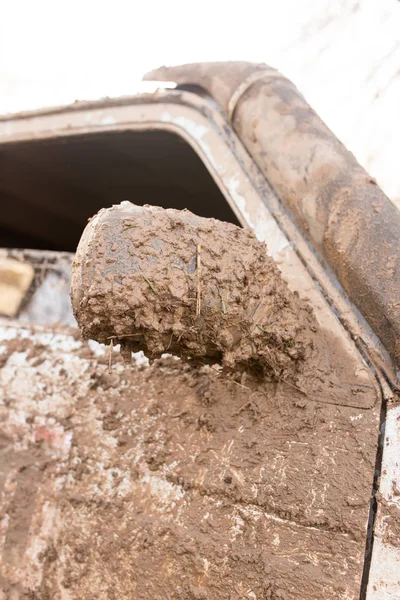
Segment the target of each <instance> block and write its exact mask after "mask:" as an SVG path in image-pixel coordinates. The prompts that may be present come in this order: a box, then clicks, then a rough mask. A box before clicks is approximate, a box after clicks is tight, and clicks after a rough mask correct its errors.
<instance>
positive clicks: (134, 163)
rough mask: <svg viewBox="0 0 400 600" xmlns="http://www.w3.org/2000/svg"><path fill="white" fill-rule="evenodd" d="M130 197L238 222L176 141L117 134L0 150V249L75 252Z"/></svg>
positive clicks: (160, 135) (149, 134) (150, 134)
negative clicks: (101, 215)
mask: <svg viewBox="0 0 400 600" xmlns="http://www.w3.org/2000/svg"><path fill="white" fill-rule="evenodd" d="M122 200H130V201H131V202H134V203H135V204H155V205H159V206H164V207H166V208H180V209H181V208H188V209H190V210H191V211H193V212H195V213H197V214H198V215H200V216H204V217H215V218H218V219H222V220H225V221H230V222H232V223H236V224H237V220H236V217H235V215H234V213H233V212H232V210H231V209H230V207H229V205H228V203H227V201H226V200H225V198H224V196H223V195H222V193H221V192H220V190H219V188H218V187H217V185H216V184H215V182H214V180H213V179H212V177H211V176H210V174H209V172H208V171H207V169H206V167H205V166H204V164H203V163H202V161H201V160H200V158H199V157H198V156H197V154H196V153H195V152H194V151H193V150H192V148H191V147H190V146H189V145H188V144H187V143H186V142H185V141H184V140H182V139H181V138H180V137H179V136H177V135H174V134H171V133H168V132H162V131H146V132H138V133H134V132H128V131H127V132H121V133H120V132H118V133H106V134H104V133H102V134H92V135H89V136H79V137H78V136H77V137H65V138H57V139H51V140H46V141H30V142H23V143H22V142H20V143H16V144H9V145H4V146H3V147H2V148H1V147H0V206H1V210H0V246H4V247H14V248H39V249H47V250H68V251H74V250H75V248H76V246H77V243H78V241H79V238H80V235H81V233H82V230H83V228H84V227H85V225H86V222H87V219H88V218H89V217H91V216H92V215H93V214H95V213H96V212H97V211H98V210H99V209H100V208H102V207H106V206H111V205H112V204H118V203H119V202H121V201H122Z"/></svg>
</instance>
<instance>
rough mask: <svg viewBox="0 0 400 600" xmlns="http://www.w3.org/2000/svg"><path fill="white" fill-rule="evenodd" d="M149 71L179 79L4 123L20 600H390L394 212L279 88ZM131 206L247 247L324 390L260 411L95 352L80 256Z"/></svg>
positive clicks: (9, 410)
mask: <svg viewBox="0 0 400 600" xmlns="http://www.w3.org/2000/svg"><path fill="white" fill-rule="evenodd" d="M149 77H150V78H152V79H158V80H161V79H165V80H168V81H175V82H176V83H177V84H178V85H177V87H176V88H175V89H162V88H161V87H160V89H158V90H157V91H156V92H155V93H153V94H147V95H139V96H134V97H130V98H121V99H105V100H101V101H98V102H90V103H89V102H87V103H75V104H74V105H72V106H68V107H60V108H55V109H48V110H42V111H38V112H34V113H24V114H19V115H11V116H7V117H2V118H1V119H0V156H1V163H0V169H1V184H0V186H1V187H0V194H1V198H2V206H3V207H4V208H3V209H2V213H1V215H0V230H1V232H2V235H3V237H4V243H3V244H2V245H3V246H4V249H3V250H2V251H1V252H2V254H1V259H2V262H1V264H0V269H2V270H1V273H2V274H3V275H2V282H3V285H4V288H2V289H4V290H5V291H4V292H3V295H4V297H5V296H6V291H7V290H8V291H12V293H13V294H14V295H15V297H16V299H15V303H14V304H13V305H12V307H11V308H10V307H8V308H5V307H4V306H3V310H2V312H3V314H4V315H5V314H7V316H4V318H3V319H2V323H1V335H2V340H3V341H2V344H3V346H2V350H3V352H2V354H0V361H1V364H2V370H1V379H0V385H1V394H2V395H1V400H2V429H3V432H2V436H3V437H2V439H4V443H2V450H1V452H2V455H3V459H2V473H1V476H2V485H3V495H2V500H1V502H2V509H1V510H2V517H3V520H2V537H1V538H0V540H1V541H0V547H1V549H2V566H1V571H0V573H1V585H2V586H3V597H4V598H19V597H24V596H23V594H24V593H25V594H28V593H34V594H37V596H35V597H38V598H41V597H43V598H46V597H54V598H56V597H59V598H78V597H79V598H90V597H94V596H96V597H98V598H111V597H113V596H112V594H116V595H115V597H118V598H124V597H132V595H133V597H138V598H139V597H140V598H159V599H161V598H162V597H168V598H169V597H170V598H175V597H176V598H210V599H211V598H215V599H217V598H227V597H229V596H228V595H227V594H228V590H229V593H230V594H231V596H230V597H232V598H252V599H254V598H257V599H258V598H279V597H282V598H306V597H307V598H311V597H312V598H328V597H329V598H342V599H345V598H346V599H350V598H359V597H361V598H362V597H366V598H368V599H371V600H372V599H378V598H379V599H383V598H396V597H398V595H399V594H400V581H399V572H400V554H399V552H400V551H399V543H400V541H399V533H398V522H399V512H400V509H399V506H400V504H399V502H400V501H399V498H400V496H399V491H398V490H399V486H400V471H399V469H400V463H399V460H398V456H399V452H400V438H399V435H400V433H399V411H398V406H397V405H396V399H397V397H398V383H397V378H396V369H398V364H399V341H398V340H399V323H400V311H399V306H398V298H399V285H400V277H399V260H400V259H399V236H398V231H399V230H400V216H399V211H398V210H397V209H396V208H395V207H394V206H393V205H392V204H391V203H390V201H389V200H388V199H387V198H386V196H385V195H384V194H383V192H382V191H381V190H380V189H379V188H378V186H377V185H376V183H375V182H374V181H373V180H372V179H371V178H370V177H369V176H368V174H367V173H365V172H364V171H363V170H362V168H361V167H360V166H359V165H358V164H357V163H356V161H355V159H354V157H353V156H352V155H350V153H348V152H347V151H346V150H345V148H344V147H343V146H342V145H341V144H340V143H339V142H338V141H337V140H336V138H335V137H334V136H333V134H332V133H331V132H330V131H329V130H328V129H327V128H326V127H325V125H324V124H323V123H322V122H321V121H320V120H319V118H318V117H317V115H316V114H315V113H314V112H313V111H312V109H310V107H309V106H308V105H307V103H306V102H305V100H304V99H303V98H302V96H301V95H300V93H299V92H298V91H297V90H296V88H295V87H294V86H293V85H292V84H291V83H290V82H288V80H286V79H285V78H283V77H282V75H280V74H279V73H277V72H276V71H275V70H273V69H270V68H268V67H266V66H265V65H251V64H248V63H232V64H226V65H221V64H215V65H210V64H205V65H191V66H187V67H181V68H177V69H171V70H168V69H161V70H158V71H156V72H154V73H152V74H150V75H149ZM124 200H131V201H133V202H135V204H154V205H160V206H164V207H166V208H168V207H170V208H178V209H183V208H188V209H190V210H191V211H192V212H194V213H196V214H198V215H200V216H204V217H215V218H219V219H221V220H226V221H231V222H232V223H236V224H240V225H241V226H243V227H245V228H249V229H251V230H252V231H253V232H254V234H255V235H256V237H257V238H258V239H259V240H260V241H262V242H265V244H266V247H267V252H268V254H269V255H270V256H271V257H272V258H273V260H274V262H275V263H276V265H277V266H278V268H279V270H280V272H281V274H282V277H283V278H284V279H285V280H286V281H287V284H288V287H289V289H290V290H291V291H292V292H295V293H296V294H297V295H298V297H299V298H300V299H302V300H304V301H306V302H308V303H309V304H310V305H311V307H312V309H313V312H314V314H315V317H316V319H317V322H318V326H319V328H320V330H321V332H323V333H322V335H325V336H326V337H325V338H324V339H326V344H325V348H326V351H324V352H325V355H324V358H323V360H322V358H321V361H322V362H324V361H325V362H324V364H325V365H327V364H329V365H330V367H331V373H330V379H329V381H328V380H327V379H326V377H325V375H326V371H324V373H325V375H324V377H322V376H321V377H320V379H321V381H319V379H318V376H319V375H318V373H316V374H315V382H314V383H313V386H314V387H312V393H310V394H308V393H307V394H305V395H304V393H302V390H298V389H297V390H296V389H288V388H287V387H286V388H285V382H280V383H279V384H278V385H277V386H275V387H273V385H272V383H271V385H270V383H268V384H267V388H266V391H265V398H268V401H267V400H265V402H264V401H263V399H262V397H260V396H259V395H258V396H257V395H256V397H255V398H253V397H251V398H250V400H249V399H248V398H247V396H248V387H247V386H246V381H245V380H242V381H239V382H235V383H234V384H232V383H228V382H225V383H224V382H223V381H222V383H221V380H220V379H218V380H217V381H214V380H213V379H212V376H211V375H210V372H208V371H207V369H205V370H203V371H201V372H198V371H196V373H195V374H193V373H192V372H190V373H189V374H188V372H187V371H186V370H185V369H186V367H185V366H183V365H180V366H179V367H177V366H176V364H175V363H174V361H173V360H172V359H170V358H165V359H163V360H164V361H165V362H163V360H162V361H161V362H160V363H157V364H156V365H153V366H151V367H150V366H146V364H141V363H143V360H144V359H143V358H142V357H137V358H136V362H137V363H140V364H136V365H134V366H132V367H129V368H128V367H124V366H123V365H122V364H121V363H120V362H119V360H118V359H117V358H116V357H114V355H112V354H111V353H110V349H109V348H108V349H105V348H104V347H103V346H98V345H95V344H93V343H92V342H89V343H88V342H83V341H81V340H80V339H79V336H78V335H77V331H76V329H74V325H75V322H74V318H73V316H72V312H71V309H70V304H69V277H70V269H71V264H72V261H73V252H74V250H75V248H76V245H77V243H78V241H79V237H80V234H81V232H82V229H83V227H84V226H85V223H86V221H87V219H88V218H89V217H91V216H92V215H93V214H94V213H95V212H96V211H97V210H99V209H100V208H102V207H104V206H110V205H112V204H116V203H119V202H121V201H124ZM27 248H30V249H29V250H28V249H27ZM21 264H23V265H25V266H26V269H25V272H24V274H23V275H21V274H20V271H18V269H20V265H21ZM17 265H18V267H17ZM17 271H18V272H17ZM0 309H1V304H0ZM111 351H112V348H111ZM324 352H321V354H324ZM112 357H113V358H112ZM111 358H112V362H113V365H112V367H113V368H112V370H111V373H108V369H109V364H110V362H111ZM144 362H145V361H144ZM322 362H321V364H322ZM324 368H327V367H324ZM321 372H322V371H321ZM146 373H147V375H146ZM217 374H218V373H217ZM311 379H312V378H311V377H310V381H311ZM322 379H323V381H322ZM163 381H166V382H168V385H167V386H166V388H167V392H166V397H165V398H164V399H162V400H161V401H158V400H157V398H156V396H157V395H160V397H161V396H162V393H163V390H162V387H163V384H162V382H163ZM274 385H275V384H274ZM218 386H222V387H218ZM224 386H225V387H224ZM226 386H228V387H226ZM271 386H272V387H271ZM225 388H226V389H225ZM134 390H136V392H134ZM272 390H275V391H272ZM121 393H122V395H123V394H125V395H126V398H121ZM218 397H220V398H221V400H220V402H219V403H218V401H217V400H216V398H218ZM174 398H175V399H176V404H174ZM182 398H187V399H188V400H187V401H188V402H189V405H190V407H191V408H190V410H189V409H188V407H187V406H186V405H185V402H183V403H182ZM285 398H286V400H287V405H284V404H282V403H284V402H285ZM128 399H129V402H128V401H127V400H128ZM230 403H231V404H230ZM283 405H284V406H286V408H285V409H282V408H281V406H283ZM282 411H283V412H282ZM193 415H195V416H193ZM223 423H225V425H222V424H223ZM139 424H140V427H139ZM140 429H142V432H140ZM141 433H142V434H143V435H142V434H141ZM243 436H244V438H245V439H244V441H243ZM263 436H265V441H264V442H263V443H261V445H260V447H258V448H257V444H258V443H259V442H258V439H261V438H263ZM268 440H269V441H268ZM178 446H179V447H178ZM187 456H193V461H192V462H190V461H189V463H190V464H189V463H188V462H187ZM199 457H200V458H199ZM213 520H214V522H213ZM107 521H108V524H107V525H105V523H106V522H107ZM113 556H114V558H115V560H114V559H112V558H111V557H113ZM119 565H123V569H121V570H120V569H119ZM121 571H123V573H124V575H123V576H122V573H121ZM137 571H140V572H142V573H143V574H144V575H143V577H142V578H141V577H140V576H138V575H137ZM128 580H129V582H128ZM299 582H300V583H299ZM0 589H1V586H0ZM93 590H95V593H94V591H93ZM46 594H47V596H46ZM163 594H164V596H163Z"/></svg>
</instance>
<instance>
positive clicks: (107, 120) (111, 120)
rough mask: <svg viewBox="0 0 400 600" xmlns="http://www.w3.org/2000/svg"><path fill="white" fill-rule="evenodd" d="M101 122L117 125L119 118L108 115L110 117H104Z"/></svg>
mask: <svg viewBox="0 0 400 600" xmlns="http://www.w3.org/2000/svg"><path fill="white" fill-rule="evenodd" d="M100 123H101V124H102V125H116V123H117V120H116V119H115V118H114V117H111V116H108V117H103V118H102V119H101V120H100Z"/></svg>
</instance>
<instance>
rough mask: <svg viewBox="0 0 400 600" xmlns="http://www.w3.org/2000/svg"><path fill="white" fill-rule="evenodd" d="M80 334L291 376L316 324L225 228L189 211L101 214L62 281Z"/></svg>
mask: <svg viewBox="0 0 400 600" xmlns="http://www.w3.org/2000/svg"><path fill="white" fill-rule="evenodd" d="M72 304H73V309H74V313H75V316H76V318H77V321H78V323H79V326H80V328H81V330H82V333H83V336H84V337H86V338H93V339H96V340H98V341H100V342H104V343H110V338H113V340H114V342H115V343H118V342H122V345H123V346H124V347H125V348H126V350H127V352H128V353H129V352H130V351H131V350H133V351H136V350H139V349H142V350H144V352H145V354H146V355H147V356H149V357H151V358H154V357H159V356H161V355H162V354H163V353H165V352H169V353H173V354H177V355H180V356H183V357H192V358H196V359H213V360H214V361H215V360H218V361H222V363H223V365H224V366H225V367H228V368H237V367H238V366H239V365H246V366H251V365H257V366H259V367H262V368H263V369H266V370H267V371H269V372H272V373H275V374H276V375H279V376H280V377H282V376H283V377H286V376H291V375H293V374H295V373H296V372H297V371H298V370H299V366H300V364H301V363H302V362H303V361H304V360H305V359H306V358H307V356H308V355H309V354H310V351H311V349H312V346H313V343H312V338H311V336H312V331H315V330H316V321H315V318H314V316H313V314H312V311H311V309H310V308H309V307H308V306H307V305H306V304H305V303H304V302H302V301H301V300H299V298H298V297H296V296H295V295H294V294H293V293H292V292H290V291H289V290H288V288H287V285H286V284H285V282H284V281H282V278H281V275H280V273H279V271H278V269H277V267H276V266H275V265H274V262H273V260H272V259H271V258H270V257H268V256H267V254H266V247H265V244H263V243H261V242H258V241H257V240H256V238H255V237H254V235H253V234H252V233H250V232H248V231H245V230H243V229H241V228H239V227H236V226H235V225H232V224H229V223H223V222H221V221H217V220H215V219H204V218H201V217H197V216H195V215H194V214H192V213H191V212H189V211H176V210H172V209H168V210H165V209H162V208H158V207H152V206H146V207H137V206H135V205H133V204H131V203H129V202H123V203H122V204H121V205H118V206H114V207H112V208H110V209H103V210H101V211H100V212H99V213H98V214H97V215H96V216H95V217H94V218H93V219H92V221H91V222H90V223H89V224H88V226H87V228H86V230H85V232H84V234H83V236H82V239H81V242H80V244H79V247H78V251H77V256H76V261H75V263H74V265H73V275H72Z"/></svg>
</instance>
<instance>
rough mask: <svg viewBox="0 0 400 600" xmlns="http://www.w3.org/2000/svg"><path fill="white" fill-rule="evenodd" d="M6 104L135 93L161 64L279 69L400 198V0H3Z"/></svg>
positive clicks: (1, 83)
mask: <svg viewBox="0 0 400 600" xmlns="http://www.w3.org/2000/svg"><path fill="white" fill-rule="evenodd" d="M1 4H2V10H1V21H0V113H7V112H17V111H19V110H22V109H23V110H25V109H32V108H39V107H42V106H51V105H57V104H65V103H70V102H73V101H75V100H77V99H79V100H87V99H97V98H101V97H104V96H120V95H129V94H133V93H136V92H137V91H140V89H144V88H141V87H140V79H141V76H142V75H143V74H144V73H145V72H146V71H148V70H151V69H153V68H154V67H157V66H160V65H162V64H167V65H173V64H182V63H186V62H197V61H209V60H218V61H220V60H249V61H254V62H266V63H267V64H269V65H271V66H274V67H276V68H278V69H279V70H280V71H282V72H283V73H284V74H285V75H286V76H287V77H289V78H290V79H292V81H293V82H294V83H295V84H296V85H297V87H298V88H299V89H300V91H301V92H302V93H303V94H304V95H305V97H306V99H307V100H308V101H309V103H310V104H311V105H312V106H313V108H314V109H315V110H316V111H317V112H318V113H319V114H320V116H321V117H322V118H323V119H324V120H325V122H326V123H327V124H328V126H329V127H330V128H331V129H332V130H333V131H334V132H335V134H336V135H337V136H338V137H339V138H340V139H341V140H342V141H343V142H344V143H345V144H346V145H347V147H348V148H349V149H350V150H351V151H352V152H354V154H355V155H356V157H357V158H358V160H359V161H360V162H361V164H362V165H363V166H364V167H365V168H367V169H368V170H369V171H370V173H371V174H372V175H373V176H375V177H376V178H377V180H378V183H379V184H380V185H381V186H382V187H383V189H384V190H385V191H386V193H387V194H388V195H389V196H390V197H391V198H392V199H394V200H397V199H400V164H399V161H400V1H399V0H257V1H256V0H246V1H239V2H238V1H236V2H234V1H233V0H231V1H230V2H227V1H226V0H200V1H196V2H195V1H193V0H192V1H190V0H163V1H158V0H157V1H153V2H152V1H147V2H146V1H140V2H138V1H135V0H131V1H127V0H112V1H109V2H104V1H102V0H97V1H93V0H68V2H66V1H64V0H9V1H8V2H7V1H6V0H3V2H2V3H1Z"/></svg>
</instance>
